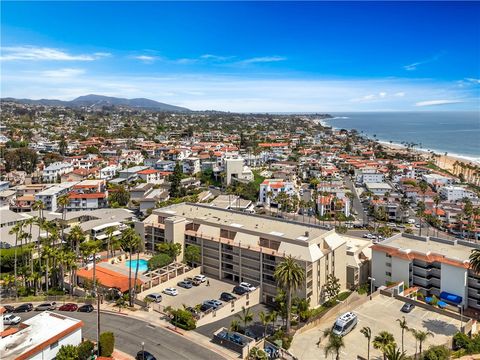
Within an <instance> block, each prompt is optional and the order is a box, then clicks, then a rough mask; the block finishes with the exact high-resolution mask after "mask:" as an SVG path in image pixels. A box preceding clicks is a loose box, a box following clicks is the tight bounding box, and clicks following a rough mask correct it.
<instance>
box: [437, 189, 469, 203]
mask: <svg viewBox="0 0 480 360" xmlns="http://www.w3.org/2000/svg"><path fill="white" fill-rule="evenodd" d="M439 193H440V196H441V197H442V198H443V199H445V200H447V201H457V200H462V199H463V198H468V199H476V198H477V195H476V194H475V193H474V192H473V191H470V190H467V189H466V188H464V187H461V186H452V185H448V186H443V187H441V188H440V190H439Z"/></svg>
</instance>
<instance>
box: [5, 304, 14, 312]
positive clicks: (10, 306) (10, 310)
mask: <svg viewBox="0 0 480 360" xmlns="http://www.w3.org/2000/svg"><path fill="white" fill-rule="evenodd" d="M3 307H4V308H5V313H6V314H10V313H13V312H14V311H15V307H14V306H12V305H3Z"/></svg>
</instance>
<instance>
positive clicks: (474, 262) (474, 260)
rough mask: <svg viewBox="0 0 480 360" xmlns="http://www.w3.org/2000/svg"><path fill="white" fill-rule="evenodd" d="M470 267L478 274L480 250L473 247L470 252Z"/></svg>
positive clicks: (479, 271)
mask: <svg viewBox="0 0 480 360" xmlns="http://www.w3.org/2000/svg"><path fill="white" fill-rule="evenodd" d="M469 260H470V269H472V270H473V271H474V272H476V273H477V274H480V250H478V249H473V250H472V252H471V253H470V257H469Z"/></svg>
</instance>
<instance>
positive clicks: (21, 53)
mask: <svg viewBox="0 0 480 360" xmlns="http://www.w3.org/2000/svg"><path fill="white" fill-rule="evenodd" d="M1 52H2V55H1V56H0V60H2V61H15V60H21V61H93V60H97V59H100V58H103V57H107V56H111V54H110V53H105V52H97V53H93V54H80V55H73V54H70V53H68V52H66V51H63V50H60V49H54V48H48V47H36V46H5V47H2V48H1Z"/></svg>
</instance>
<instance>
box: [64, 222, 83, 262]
mask: <svg viewBox="0 0 480 360" xmlns="http://www.w3.org/2000/svg"><path fill="white" fill-rule="evenodd" d="M68 239H69V240H70V248H71V249H72V250H74V251H75V254H76V255H77V256H78V255H79V254H80V244H81V243H82V242H84V241H85V239H86V236H85V234H84V233H83V230H82V228H81V227H80V225H75V226H72V227H71V228H70V233H69V234H68Z"/></svg>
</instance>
